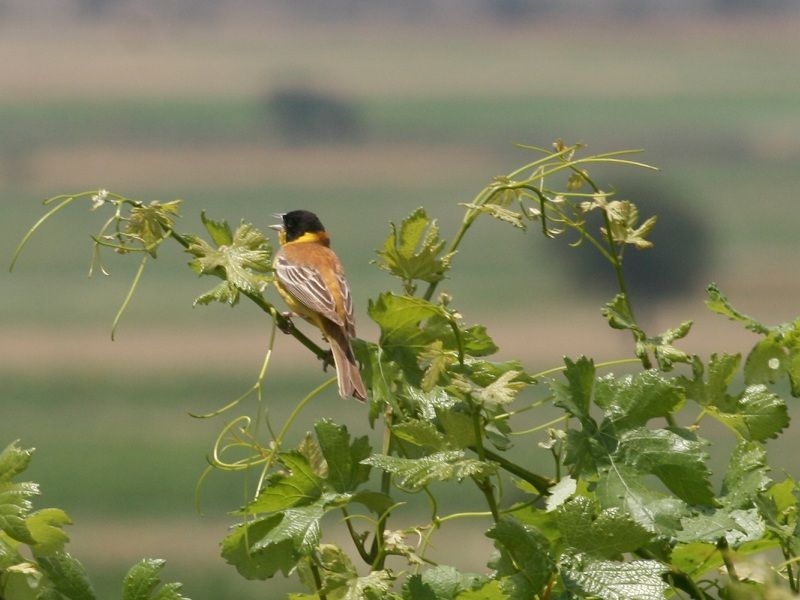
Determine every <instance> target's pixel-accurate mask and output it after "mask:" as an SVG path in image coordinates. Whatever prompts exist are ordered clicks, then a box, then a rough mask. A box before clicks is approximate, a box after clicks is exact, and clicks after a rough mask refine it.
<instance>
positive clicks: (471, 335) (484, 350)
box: [462, 325, 498, 356]
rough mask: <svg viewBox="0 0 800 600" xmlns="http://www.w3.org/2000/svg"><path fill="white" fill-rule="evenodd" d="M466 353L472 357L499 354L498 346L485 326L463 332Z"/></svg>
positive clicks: (473, 327) (469, 328) (476, 326)
mask: <svg viewBox="0 0 800 600" xmlns="http://www.w3.org/2000/svg"><path fill="white" fill-rule="evenodd" d="M462 337H463V341H464V352H466V353H467V354H469V355H470V356H491V355H492V354H494V353H495V352H497V350H498V348H497V344H495V343H494V340H493V339H492V338H491V337H490V336H489V334H488V333H487V332H486V327H484V326H483V325H473V326H472V327H468V328H467V329H465V330H464V331H463V332H462Z"/></svg>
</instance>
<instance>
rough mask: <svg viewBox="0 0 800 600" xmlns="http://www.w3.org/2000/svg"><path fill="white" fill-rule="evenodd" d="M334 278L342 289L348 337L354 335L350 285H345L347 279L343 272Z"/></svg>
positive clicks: (354, 325) (354, 324)
mask: <svg viewBox="0 0 800 600" xmlns="http://www.w3.org/2000/svg"><path fill="white" fill-rule="evenodd" d="M336 278H337V279H338V281H339V288H340V289H341V290H342V303H343V305H344V315H345V323H344V328H345V331H347V334H348V335H349V336H350V337H355V335H356V322H355V319H354V318H353V297H352V296H351V295H350V286H349V285H347V280H346V279H345V278H344V273H337V274H336Z"/></svg>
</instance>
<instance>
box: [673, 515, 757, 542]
mask: <svg viewBox="0 0 800 600" xmlns="http://www.w3.org/2000/svg"><path fill="white" fill-rule="evenodd" d="M764 531H765V525H764V521H763V519H762V518H761V516H760V515H759V513H758V511H757V510H756V509H747V510H742V509H733V510H731V509H730V508H727V507H723V508H720V509H716V510H712V509H708V510H705V511H700V512H698V513H697V514H694V515H691V516H685V517H684V518H683V519H681V531H679V532H678V533H677V534H676V536H675V537H676V538H677V539H678V541H681V542H707V543H709V544H715V543H717V541H719V540H720V539H721V538H725V540H727V542H728V545H730V546H731V547H733V548H737V547H739V546H741V545H742V544H744V543H745V542H751V541H755V540H758V539H760V538H761V537H762V536H763V535H764Z"/></svg>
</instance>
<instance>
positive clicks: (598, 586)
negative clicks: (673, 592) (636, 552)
mask: <svg viewBox="0 0 800 600" xmlns="http://www.w3.org/2000/svg"><path fill="white" fill-rule="evenodd" d="M561 563H562V566H561V576H562V578H563V579H564V583H565V585H566V587H567V589H568V590H570V591H573V592H576V593H578V594H580V595H581V596H585V597H593V598H599V599H600V600H631V599H632V598H635V599H636V600H663V599H664V598H666V592H667V589H668V588H669V586H668V585H667V583H666V582H665V581H664V579H663V578H662V575H663V574H664V573H666V572H667V570H668V569H667V567H665V566H664V565H662V564H661V563H659V562H656V561H654V560H634V561H631V562H617V561H609V560H594V559H591V558H589V557H587V556H584V555H577V556H574V557H562V561H561Z"/></svg>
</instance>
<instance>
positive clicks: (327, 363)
mask: <svg viewBox="0 0 800 600" xmlns="http://www.w3.org/2000/svg"><path fill="white" fill-rule="evenodd" d="M320 360H322V370H323V371H325V372H327V371H328V367H331V366H333V365H335V364H336V363H335V362H334V361H333V352H332V351H331V350H328V351H327V352H326V353H325V355H324V356H322V357H320Z"/></svg>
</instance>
